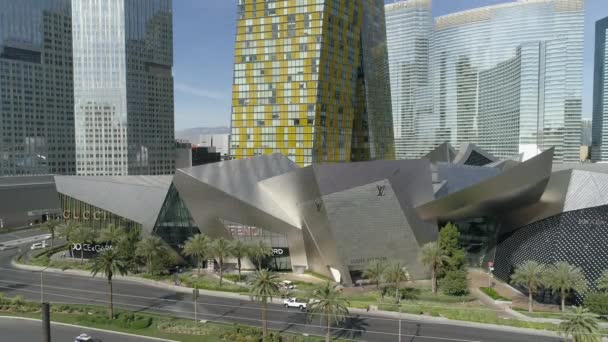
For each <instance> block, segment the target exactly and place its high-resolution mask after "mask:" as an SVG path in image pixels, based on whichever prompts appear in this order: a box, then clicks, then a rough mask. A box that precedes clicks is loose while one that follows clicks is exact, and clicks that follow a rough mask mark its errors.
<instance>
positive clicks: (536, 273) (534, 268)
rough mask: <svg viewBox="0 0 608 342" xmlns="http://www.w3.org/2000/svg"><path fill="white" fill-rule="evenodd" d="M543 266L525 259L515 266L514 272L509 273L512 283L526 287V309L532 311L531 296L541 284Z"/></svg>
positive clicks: (532, 301)
mask: <svg viewBox="0 0 608 342" xmlns="http://www.w3.org/2000/svg"><path fill="white" fill-rule="evenodd" d="M544 272H545V266H544V265H541V264H539V263H538V262H536V261H526V262H524V263H523V264H521V265H518V266H517V267H516V268H515V272H514V273H513V275H511V280H512V281H513V283H514V284H517V285H521V286H525V287H526V288H527V289H528V311H529V312H532V305H533V303H534V300H533V299H532V296H533V295H534V293H535V292H536V290H538V288H539V287H540V286H541V285H542V284H543V274H544Z"/></svg>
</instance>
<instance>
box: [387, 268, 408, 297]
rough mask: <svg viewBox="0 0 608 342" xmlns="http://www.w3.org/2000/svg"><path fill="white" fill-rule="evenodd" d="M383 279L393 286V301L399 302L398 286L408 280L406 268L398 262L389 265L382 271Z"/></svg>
mask: <svg viewBox="0 0 608 342" xmlns="http://www.w3.org/2000/svg"><path fill="white" fill-rule="evenodd" d="M384 272H385V273H384V274H385V275H384V277H385V279H386V280H387V281H388V282H389V283H393V284H395V299H396V300H399V284H400V283H401V282H404V281H407V280H408V279H409V274H408V272H407V267H405V266H404V265H402V264H401V263H399V262H395V263H392V264H390V265H389V266H388V267H387V268H386V270H385V271H384Z"/></svg>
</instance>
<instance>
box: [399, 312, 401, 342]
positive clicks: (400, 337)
mask: <svg viewBox="0 0 608 342" xmlns="http://www.w3.org/2000/svg"><path fill="white" fill-rule="evenodd" d="M399 342H401V303H399Z"/></svg>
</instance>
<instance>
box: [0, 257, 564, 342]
mask: <svg viewBox="0 0 608 342" xmlns="http://www.w3.org/2000/svg"><path fill="white" fill-rule="evenodd" d="M15 254H16V251H15V250H12V251H4V252H0V292H3V293H5V294H6V295H7V296H14V295H22V296H24V297H26V298H28V299H30V300H38V301H39V300H40V297H41V294H40V288H41V286H40V272H34V271H25V270H17V269H14V268H13V267H12V266H11V258H12V257H13V256H14V255H15ZM43 282H44V300H45V301H49V302H51V303H81V304H95V305H105V304H106V301H107V297H108V295H107V292H106V291H107V287H108V286H107V282H106V281H105V280H104V279H102V278H91V277H85V276H74V275H66V274H57V273H44V277H43ZM114 301H115V302H114V303H115V305H116V306H117V307H121V308H124V309H128V310H132V311H150V312H156V313H161V314H167V315H173V316H179V317H184V318H192V319H193V318H194V305H193V302H192V295H190V294H185V293H177V292H175V291H172V290H168V289H163V288H158V287H153V286H149V285H145V284H140V283H134V282H130V281H125V280H115V281H114ZM260 317H261V312H260V307H259V305H258V304H257V303H254V302H251V301H249V300H247V299H231V298H221V297H212V296H200V297H199V301H198V306H197V319H199V320H212V321H218V322H228V323H241V324H246V325H253V326H261V320H260ZM268 320H269V327H270V328H271V329H276V330H280V331H289V332H293V333H306V334H314V335H323V334H324V333H325V328H324V326H323V325H322V324H320V322H319V320H318V319H314V320H309V319H308V318H307V315H306V313H302V312H300V311H298V310H294V309H286V308H283V307H282V306H280V305H275V304H273V305H269V313H268ZM399 332H401V336H400V334H399ZM333 333H334V335H335V336H339V337H343V338H347V339H357V340H363V341H379V342H383V341H403V342H406V341H407V342H427V341H433V342H438V341H453V342H471V341H480V342H481V341H483V342H486V341H487V342H511V341H518V342H557V341H560V339H559V338H557V337H549V336H546V335H544V334H542V333H538V334H536V333H534V332H530V333H518V332H513V331H503V330H494V329H486V328H479V327H474V326H462V325H460V324H459V325H454V324H449V323H428V322H421V321H417V320H406V319H404V320H401V321H400V320H398V319H396V318H392V317H378V316H375V315H364V314H359V315H355V314H353V315H351V316H350V317H349V318H348V320H347V321H346V322H345V323H344V324H342V325H341V326H340V327H336V328H334V331H333Z"/></svg>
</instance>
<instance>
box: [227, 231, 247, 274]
mask: <svg viewBox="0 0 608 342" xmlns="http://www.w3.org/2000/svg"><path fill="white" fill-rule="evenodd" d="M231 249H232V256H234V257H235V258H236V265H237V268H238V270H239V281H241V261H242V260H243V258H244V257H246V256H247V255H249V246H247V245H246V244H245V243H244V242H243V241H241V240H239V239H235V240H234V241H232V248H231Z"/></svg>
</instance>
